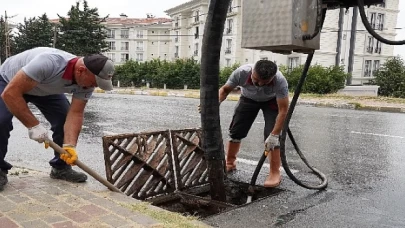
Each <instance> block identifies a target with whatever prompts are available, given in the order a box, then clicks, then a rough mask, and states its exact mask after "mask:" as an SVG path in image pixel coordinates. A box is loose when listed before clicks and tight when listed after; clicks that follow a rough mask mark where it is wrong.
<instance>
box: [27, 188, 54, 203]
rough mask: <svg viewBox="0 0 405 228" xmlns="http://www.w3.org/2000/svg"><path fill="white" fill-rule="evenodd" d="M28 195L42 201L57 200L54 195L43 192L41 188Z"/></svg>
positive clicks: (50, 201)
mask: <svg viewBox="0 0 405 228" xmlns="http://www.w3.org/2000/svg"><path fill="white" fill-rule="evenodd" d="M28 196H29V197H31V198H33V199H36V200H38V201H39V202H42V203H54V202H56V201H57V200H56V199H55V198H54V197H52V196H50V195H49V194H46V193H45V192H42V191H41V190H38V191H36V192H34V193H32V194H30V195H28Z"/></svg>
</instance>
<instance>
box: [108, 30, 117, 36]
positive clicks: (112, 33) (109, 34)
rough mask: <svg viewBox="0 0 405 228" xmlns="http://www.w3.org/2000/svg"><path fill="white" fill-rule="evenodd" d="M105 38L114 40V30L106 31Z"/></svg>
mask: <svg viewBox="0 0 405 228" xmlns="http://www.w3.org/2000/svg"><path fill="white" fill-rule="evenodd" d="M107 38H115V30H112V29H109V30H107Z"/></svg>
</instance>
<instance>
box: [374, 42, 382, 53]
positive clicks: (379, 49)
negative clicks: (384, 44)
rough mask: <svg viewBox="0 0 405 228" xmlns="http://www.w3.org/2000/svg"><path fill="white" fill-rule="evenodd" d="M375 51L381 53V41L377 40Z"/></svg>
mask: <svg viewBox="0 0 405 228" xmlns="http://www.w3.org/2000/svg"><path fill="white" fill-rule="evenodd" d="M374 53H377V54H381V41H379V40H376V45H375V50H374Z"/></svg>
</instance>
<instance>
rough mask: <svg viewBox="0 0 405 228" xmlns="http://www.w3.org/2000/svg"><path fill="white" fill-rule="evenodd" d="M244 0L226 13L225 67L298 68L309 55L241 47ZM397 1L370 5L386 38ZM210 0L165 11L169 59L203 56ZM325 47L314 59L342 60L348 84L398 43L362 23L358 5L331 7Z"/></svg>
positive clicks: (361, 78) (235, 0)
mask: <svg viewBox="0 0 405 228" xmlns="http://www.w3.org/2000/svg"><path fill="white" fill-rule="evenodd" d="M243 2H244V1H243V0H232V2H231V5H230V7H229V10H228V15H227V18H226V24H225V31H224V37H223V42H222V50H221V59H220V64H221V66H231V65H232V64H234V63H242V64H244V63H253V62H256V61H257V60H259V59H269V60H272V61H275V62H276V63H277V64H280V65H287V66H288V67H289V68H294V67H296V66H298V65H300V64H304V62H305V60H306V55H305V54H300V53H293V54H291V55H281V54H275V53H272V52H268V51H259V50H249V49H243V48H241V40H242V39H241V38H242V37H241V36H242V34H241V28H242V17H243V15H242V7H243ZM398 4H399V0H386V1H385V3H384V4H381V5H378V6H372V7H370V8H366V14H367V15H368V19H369V21H370V23H371V25H372V26H373V28H374V29H376V30H377V32H378V33H380V34H381V35H382V36H383V37H385V38H387V39H392V40H394V39H395V36H396V31H395V27H396V23H397V17H398V14H399V9H398ZM208 5H209V1H208V0H191V1H188V2H186V3H184V4H181V5H178V6H176V7H173V8H171V9H168V10H166V11H165V13H166V14H167V15H168V16H170V18H171V19H172V20H173V24H172V28H171V31H170V35H171V36H172V37H173V38H172V39H171V44H170V48H169V49H170V56H171V59H175V58H188V57H192V56H193V57H195V58H196V59H199V58H200V57H201V43H202V35H203V32H204V25H205V17H206V14H207V12H208ZM320 45H321V49H320V50H317V51H316V53H315V56H314V59H313V64H320V65H323V66H331V65H339V66H344V68H345V70H346V71H347V72H349V73H351V74H352V78H351V79H349V80H348V83H347V84H364V83H367V82H368V81H369V80H370V79H372V78H373V72H375V70H377V69H378V68H379V67H380V65H381V64H383V63H384V62H385V60H386V59H387V58H389V57H391V56H393V55H394V47H393V46H389V45H383V44H381V42H379V41H377V40H376V39H374V38H373V37H372V36H371V35H370V34H369V33H368V32H367V31H366V30H365V28H364V26H363V23H362V21H361V18H360V15H359V12H358V9H357V8H350V9H349V10H346V9H336V10H328V11H327V16H326V19H325V23H324V27H323V30H322V33H321V44H320Z"/></svg>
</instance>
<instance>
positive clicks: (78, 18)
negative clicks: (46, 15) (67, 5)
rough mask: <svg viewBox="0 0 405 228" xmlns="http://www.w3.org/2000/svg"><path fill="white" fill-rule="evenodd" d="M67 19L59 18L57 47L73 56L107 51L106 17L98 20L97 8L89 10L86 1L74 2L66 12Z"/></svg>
mask: <svg viewBox="0 0 405 228" xmlns="http://www.w3.org/2000/svg"><path fill="white" fill-rule="evenodd" d="M67 15H68V18H64V17H61V16H60V15H58V16H59V22H60V25H59V33H60V35H59V36H58V40H57V43H56V44H57V47H58V48H60V49H62V50H65V51H67V52H70V53H72V54H75V55H81V56H83V55H86V54H95V53H102V52H106V51H108V44H107V42H106V41H105V39H106V37H107V34H106V33H105V29H106V28H105V26H104V25H103V24H102V22H105V21H106V19H107V17H108V16H107V17H104V18H100V17H99V14H98V9H97V8H90V7H89V5H88V3H87V1H83V10H81V9H80V2H76V5H73V6H72V7H71V9H70V11H69V12H68V14H67Z"/></svg>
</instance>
